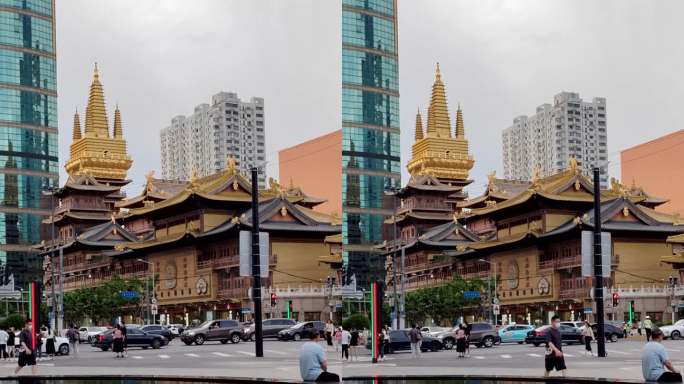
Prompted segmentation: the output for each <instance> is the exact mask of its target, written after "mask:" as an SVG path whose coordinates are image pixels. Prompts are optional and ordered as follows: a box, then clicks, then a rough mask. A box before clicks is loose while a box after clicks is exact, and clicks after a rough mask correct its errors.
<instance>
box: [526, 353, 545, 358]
mask: <svg viewBox="0 0 684 384" xmlns="http://www.w3.org/2000/svg"><path fill="white" fill-rule="evenodd" d="M527 356H531V357H542V355H538V354H536V353H528V354H527Z"/></svg>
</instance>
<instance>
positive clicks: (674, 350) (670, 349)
mask: <svg viewBox="0 0 684 384" xmlns="http://www.w3.org/2000/svg"><path fill="white" fill-rule="evenodd" d="M665 349H667V350H668V351H670V352H681V351H680V350H679V349H674V348H665Z"/></svg>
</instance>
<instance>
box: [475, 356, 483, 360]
mask: <svg viewBox="0 0 684 384" xmlns="http://www.w3.org/2000/svg"><path fill="white" fill-rule="evenodd" d="M473 357H474V358H476V359H478V360H484V358H485V357H484V356H473Z"/></svg>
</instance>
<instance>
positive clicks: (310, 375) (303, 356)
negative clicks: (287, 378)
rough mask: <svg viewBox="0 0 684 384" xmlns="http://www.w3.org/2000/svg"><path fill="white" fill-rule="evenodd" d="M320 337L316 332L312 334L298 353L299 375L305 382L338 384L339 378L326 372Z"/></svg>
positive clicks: (325, 359) (326, 366) (326, 364)
mask: <svg viewBox="0 0 684 384" xmlns="http://www.w3.org/2000/svg"><path fill="white" fill-rule="evenodd" d="M320 337H321V336H320V335H319V334H318V332H313V333H311V335H310V336H309V341H307V342H306V343H304V345H302V349H301V350H300V351H299V374H300V375H301V376H302V380H304V381H306V382H312V381H313V382H316V383H339V382H340V376H339V375H337V374H334V373H331V372H328V360H327V358H326V357H325V350H323V347H321V345H320V344H319V339H320Z"/></svg>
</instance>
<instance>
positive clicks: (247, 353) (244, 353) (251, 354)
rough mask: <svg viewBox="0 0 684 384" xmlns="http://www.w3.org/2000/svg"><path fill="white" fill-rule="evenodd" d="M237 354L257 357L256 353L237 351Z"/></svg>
mask: <svg viewBox="0 0 684 384" xmlns="http://www.w3.org/2000/svg"><path fill="white" fill-rule="evenodd" d="M235 352H237V353H242V354H243V355H247V356H252V357H254V356H256V354H255V353H254V352H247V351H235Z"/></svg>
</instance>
